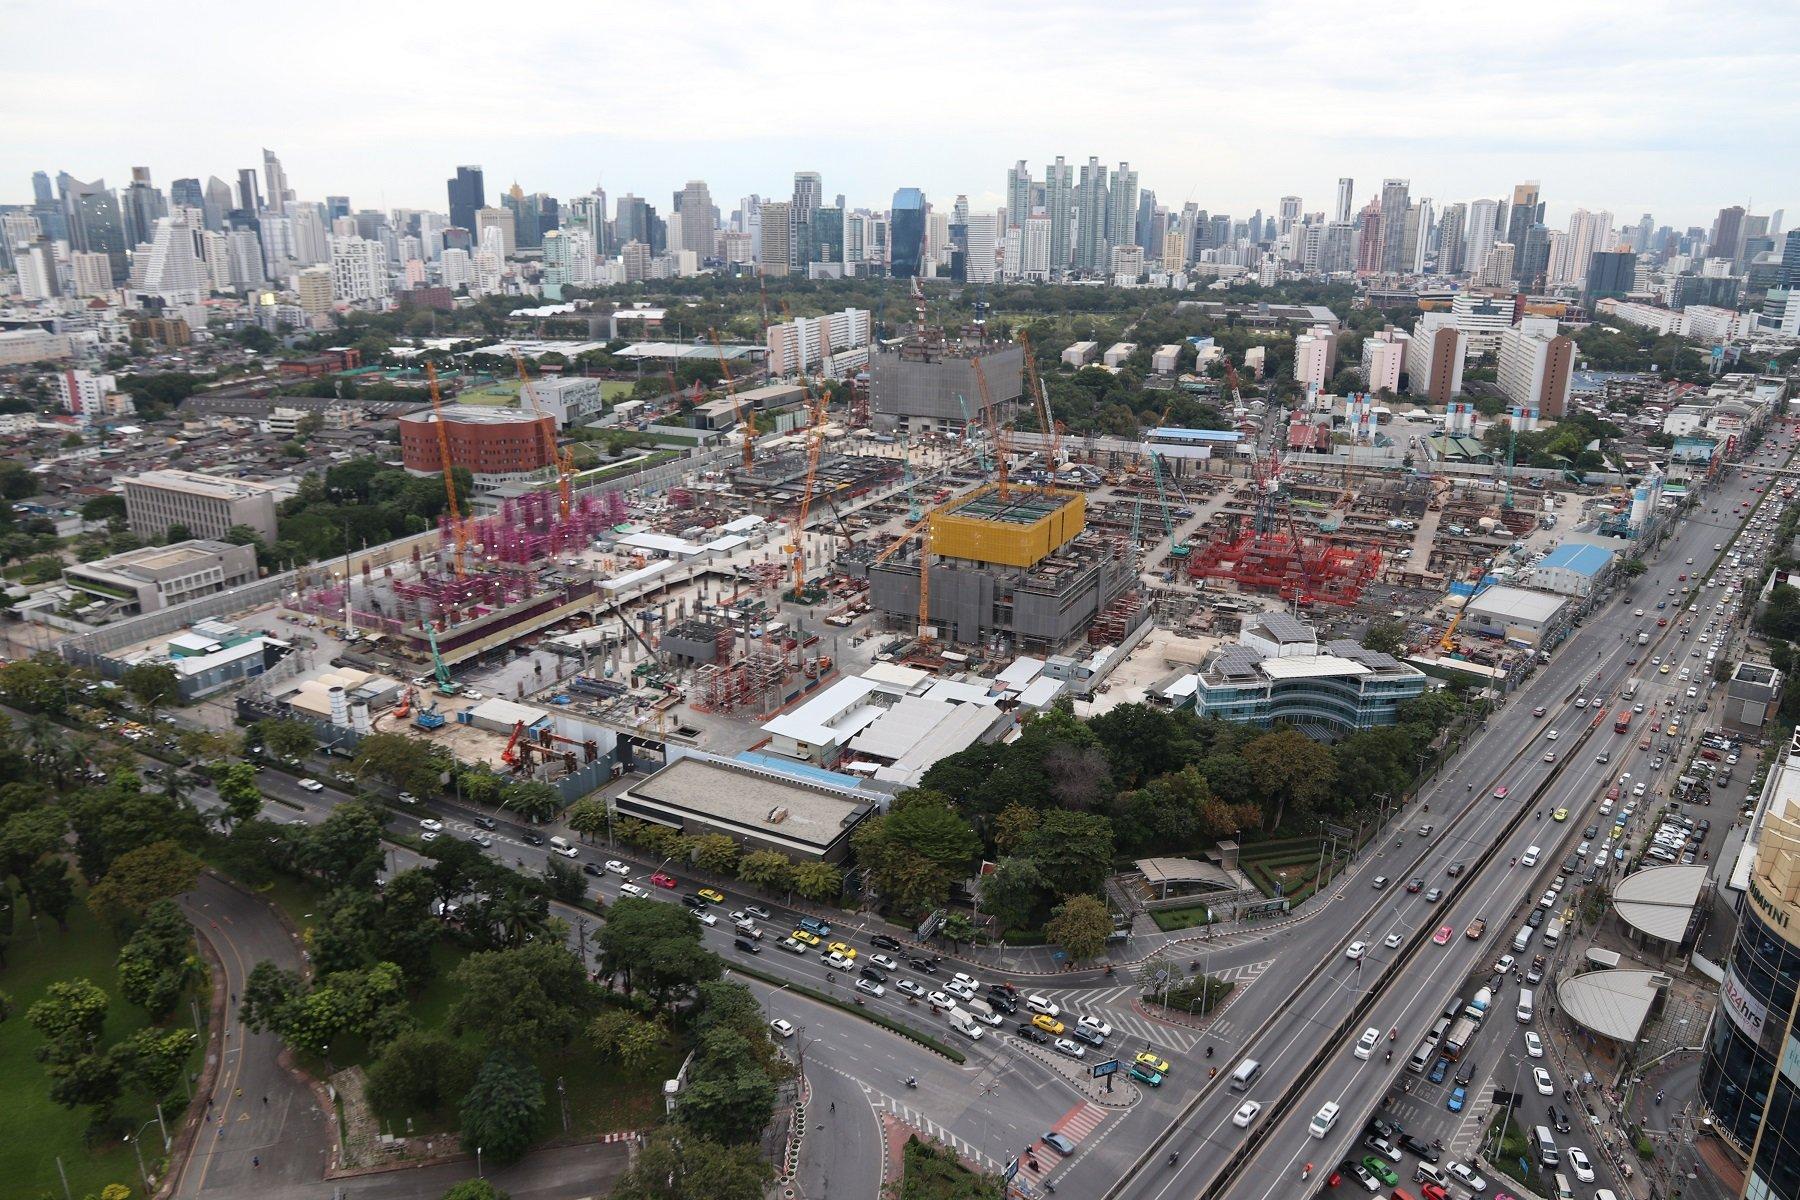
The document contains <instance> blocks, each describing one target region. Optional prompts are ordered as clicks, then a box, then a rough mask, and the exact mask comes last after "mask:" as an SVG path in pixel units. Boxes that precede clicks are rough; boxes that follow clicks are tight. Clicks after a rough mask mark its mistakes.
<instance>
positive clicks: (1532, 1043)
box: [1525, 1029, 1544, 1058]
mask: <svg viewBox="0 0 1800 1200" xmlns="http://www.w3.org/2000/svg"><path fill="white" fill-rule="evenodd" d="M1525 1053H1526V1054H1528V1055H1530V1056H1531V1057H1532V1058H1542V1057H1544V1043H1543V1041H1542V1040H1541V1039H1540V1038H1539V1037H1538V1035H1537V1034H1535V1033H1533V1032H1531V1031H1530V1030H1529V1029H1528V1030H1526V1031H1525Z"/></svg>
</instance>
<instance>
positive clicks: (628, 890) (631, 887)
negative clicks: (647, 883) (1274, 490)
mask: <svg viewBox="0 0 1800 1200" xmlns="http://www.w3.org/2000/svg"><path fill="white" fill-rule="evenodd" d="M619 894H620V895H621V896H634V897H636V898H637V899H639V900H642V899H644V898H645V897H646V896H648V895H649V894H650V893H649V892H646V891H645V890H644V889H643V888H641V887H639V886H638V885H637V884H635V883H621V884H620V885H619Z"/></svg>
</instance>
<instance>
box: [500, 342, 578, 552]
mask: <svg viewBox="0 0 1800 1200" xmlns="http://www.w3.org/2000/svg"><path fill="white" fill-rule="evenodd" d="M513 364H514V365H515V366H517V367H518V368H519V395H520V397H522V398H523V397H525V396H527V395H529V396H530V399H531V411H532V412H534V413H536V414H537V415H538V416H540V417H543V416H548V415H549V414H548V413H546V412H545V411H544V409H543V406H542V405H540V404H539V403H538V398H537V393H536V392H533V391H531V389H530V386H529V385H530V383H531V375H530V374H529V373H528V372H527V371H526V370H525V356H524V355H523V354H520V353H519V352H518V351H517V350H514V351H513ZM520 407H524V406H523V405H522V404H521V405H520ZM550 457H551V458H552V459H553V460H554V461H555V463H556V497H557V502H558V507H559V508H560V509H561V511H562V519H563V520H565V521H566V520H568V519H569V508H570V506H571V501H572V499H573V497H572V496H571V495H570V490H571V486H572V482H573V480H574V478H575V455H574V453H573V452H572V451H570V450H569V449H568V448H567V447H565V446H563V445H562V444H561V443H559V442H558V441H557V440H556V431H555V429H554V428H552V429H551V431H550Z"/></svg>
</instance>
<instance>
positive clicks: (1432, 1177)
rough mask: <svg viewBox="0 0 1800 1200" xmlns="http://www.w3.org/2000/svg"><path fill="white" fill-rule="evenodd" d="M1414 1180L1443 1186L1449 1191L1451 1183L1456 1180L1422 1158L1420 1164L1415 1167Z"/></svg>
mask: <svg viewBox="0 0 1800 1200" xmlns="http://www.w3.org/2000/svg"><path fill="white" fill-rule="evenodd" d="M1413 1182H1415V1183H1433V1184H1436V1185H1437V1186H1438V1187H1441V1188H1443V1189H1444V1190H1445V1191H1449V1190H1450V1185H1451V1183H1453V1182H1454V1181H1453V1180H1452V1179H1451V1178H1450V1177H1449V1176H1448V1175H1446V1174H1444V1173H1443V1172H1442V1171H1440V1170H1438V1169H1437V1167H1435V1166H1433V1165H1432V1164H1431V1163H1428V1162H1426V1161H1425V1160H1424V1159H1420V1160H1419V1165H1418V1166H1416V1167H1414V1168H1413Z"/></svg>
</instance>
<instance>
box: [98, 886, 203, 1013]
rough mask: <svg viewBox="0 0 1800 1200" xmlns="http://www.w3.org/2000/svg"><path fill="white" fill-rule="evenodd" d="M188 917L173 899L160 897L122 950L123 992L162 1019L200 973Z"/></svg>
mask: <svg viewBox="0 0 1800 1200" xmlns="http://www.w3.org/2000/svg"><path fill="white" fill-rule="evenodd" d="M192 944H193V933H192V929H191V927H190V926H189V925H188V922H187V918H186V917H185V916H183V915H182V912H181V909H180V908H178V907H176V905H175V902H174V901H172V900H159V901H157V902H156V903H155V904H152V905H151V906H150V907H149V908H148V909H147V910H146V911H145V913H144V918H143V921H142V922H141V923H140V924H139V925H138V927H137V929H136V930H135V931H134V932H133V933H132V935H131V937H130V938H129V939H128V940H127V941H126V943H125V945H124V946H122V947H120V949H119V960H118V974H119V992H120V994H121V995H123V996H124V997H125V999H126V1000H127V1001H128V1002H129V1003H132V1004H135V1005H137V1006H138V1007H140V1008H142V1009H143V1010H144V1011H146V1012H147V1013H149V1014H150V1017H151V1019H152V1020H156V1021H162V1020H164V1019H166V1018H167V1017H168V1015H169V1014H170V1013H172V1012H174V1011H175V1005H176V1003H177V1001H179V1000H180V998H181V993H182V991H183V989H185V988H186V987H187V985H188V983H189V982H190V981H191V980H193V979H194V978H196V977H197V976H198V975H199V973H200V963H199V960H198V959H197V958H196V957H195V956H194V954H193V950H192Z"/></svg>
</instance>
